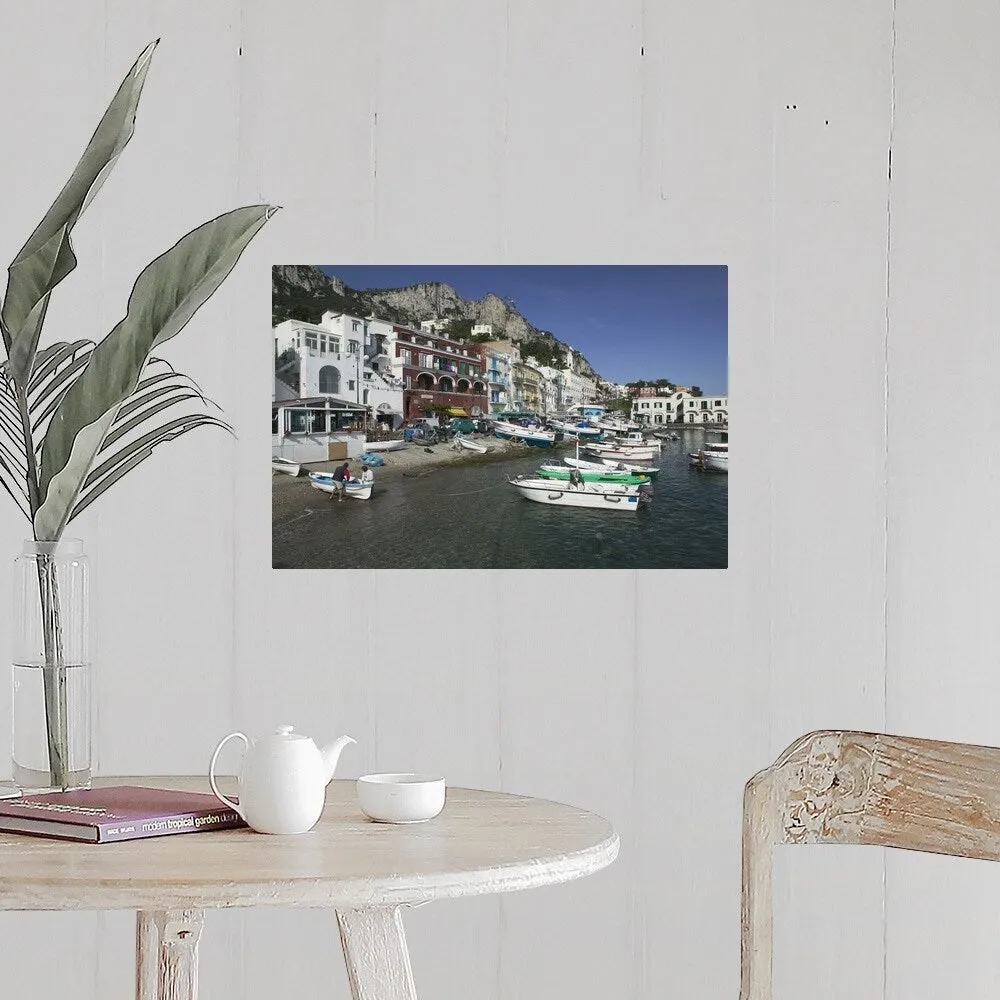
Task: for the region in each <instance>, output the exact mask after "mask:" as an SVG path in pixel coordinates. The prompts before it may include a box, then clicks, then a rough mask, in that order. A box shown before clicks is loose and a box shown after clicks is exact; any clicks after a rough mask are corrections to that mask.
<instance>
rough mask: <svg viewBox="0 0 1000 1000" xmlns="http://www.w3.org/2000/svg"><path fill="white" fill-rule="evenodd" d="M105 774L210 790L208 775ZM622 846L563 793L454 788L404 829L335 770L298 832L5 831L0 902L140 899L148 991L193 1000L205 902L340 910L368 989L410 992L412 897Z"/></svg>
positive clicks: (556, 869)
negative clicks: (315, 819) (80, 837)
mask: <svg viewBox="0 0 1000 1000" xmlns="http://www.w3.org/2000/svg"><path fill="white" fill-rule="evenodd" d="M95 784H102V785H112V784H136V785H148V786H156V787H162V788H179V789H189V790H196V791H208V790H209V789H208V781H207V779H206V778H201V777H199V778H192V777H156V778H152V777H141V778H104V779H99V780H98V781H95ZM221 784H222V785H223V790H227V789H226V787H225V786H226V785H227V784H228V786H229V789H228V790H232V791H235V783H234V782H233V781H232V780H231V779H230V781H229V782H228V783H227V782H226V781H224V780H223V781H222V782H221ZM617 854H618V835H617V834H616V833H615V831H614V830H613V829H612V827H611V825H610V824H609V823H608V821H607V820H605V819H602V818H601V817H600V816H596V815H594V814H593V813H588V812H584V811H583V810H581V809H575V808H573V807H572V806H567V805H562V804H560V803H557V802H549V801H546V800H544V799H535V798H528V797H526V796H522V795H508V794H505V793H502V792H485V791H476V790H472V789H467V788H449V789H448V793H447V802H446V804H445V808H444V811H443V812H442V813H441V814H440V815H439V816H438V817H437V818H435V819H433V820H431V821H430V822H427V823H417V824H412V825H400V826H396V825H390V824H383V823H373V822H371V821H369V820H367V819H366V818H365V817H364V816H363V815H362V813H361V810H360V808H359V806H358V803H357V797H356V795H355V785H354V782H353V781H333V782H331V783H330V785H329V786H328V788H327V796H326V808H325V809H324V811H323V816H322V818H321V819H320V821H319V823H318V824H317V825H316V826H315V827H314V828H313V829H312V830H311V831H310V832H309V833H306V834H301V835H298V836H287V837H276V836H267V835H264V834H259V833H254V832H253V831H250V830H246V829H241V830H213V831H211V832H206V833H193V834H178V835H171V836H166V837H156V838H148V839H144V840H132V841H125V842H121V843H114V844H101V845H96V844H84V843H70V842H65V841H58V840H48V839H44V838H41V837H27V836H21V835H17V834H3V833H0V909H3V910H68V909H80V910H115V909H134V910H137V911H138V918H137V969H136V996H137V998H138V1000H194V998H195V997H196V996H197V958H198V939H199V937H200V933H201V925H202V911H203V910H205V909H208V908H214V907H228V906H311V907H326V908H331V909H335V910H336V911H337V919H338V922H339V925H340V937H341V943H342V945H343V950H344V958H345V960H346V963H347V971H348V976H349V979H350V983H351V990H352V993H353V996H354V997H355V998H356V1000H361V998H364V1000H376V998H377V1000H412V998H414V997H415V996H416V991H415V989H414V985H413V976H412V973H411V971H410V963H409V957H408V955H407V951H406V939H405V937H404V934H403V924H402V919H401V916H400V907H401V906H403V905H413V904H417V903H426V902H430V901H432V900H436V899H447V898H450V897H454V896H472V895H478V894H481V893H495V892H510V891H512V890H514V889H528V888H531V887H533V886H539V885H550V884H552V883H556V882H565V881H568V880H569V879H574V878H580V877H582V876H584V875H589V874H591V873H592V872H596V871H598V870H599V869H601V868H604V867H605V866H606V865H609V864H610V863H611V862H612V861H613V860H614V859H615V857H616V856H617Z"/></svg>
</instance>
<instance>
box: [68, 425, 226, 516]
mask: <svg viewBox="0 0 1000 1000" xmlns="http://www.w3.org/2000/svg"><path fill="white" fill-rule="evenodd" d="M204 426H211V427H221V428H222V429H223V430H226V431H229V433H230V434H231V433H233V429H232V427H230V426H229V424H227V423H226V422H225V421H224V420H219V419H218V417H213V416H210V415H209V414H207V413H195V414H189V415H187V416H184V417H176V418H175V419H173V420H170V421H168V422H167V423H165V424H163V425H162V426H161V427H157V428H156V429H155V430H152V431H149V432H148V433H146V434H143V435H142V437H139V438H136V439H135V440H134V441H131V442H129V443H128V444H127V445H125V447H123V448H121V449H119V450H118V451H117V452H115V453H114V454H113V455H112V456H111V457H110V458H108V459H106V460H105V461H104V462H102V463H101V464H100V465H98V466H97V467H96V468H95V469H94V470H93V471H92V472H91V473H90V475H89V476H87V478H86V480H85V481H84V484H83V488H82V490H81V491H80V495H79V498H78V499H77V502H76V503H75V504H74V505H73V510H72V513H71V514H70V516H69V518H68V521H72V520H73V518H75V517H76V516H77V515H79V514H82V513H83V511H85V510H86V509H87V508H88V507H89V506H90V505H91V504H92V503H93V502H94V501H95V500H96V499H97V498H98V497H99V496H100V495H101V494H102V493H103V492H104V491H105V490H107V489H108V488H109V487H111V486H113V485H114V484H115V483H116V482H118V480H119V479H121V478H122V476H124V475H125V474H126V473H128V472H131V471H132V469H134V468H135V467H136V466H137V465H140V464H141V463H142V462H144V461H145V460H146V459H147V458H149V456H150V455H152V454H153V449H154V448H155V447H156V446H157V445H160V444H163V442H164V441H172V440H174V438H178V437H180V436H181V435H182V434H186V433H187V432H188V431H191V430H194V428H195V427H204Z"/></svg>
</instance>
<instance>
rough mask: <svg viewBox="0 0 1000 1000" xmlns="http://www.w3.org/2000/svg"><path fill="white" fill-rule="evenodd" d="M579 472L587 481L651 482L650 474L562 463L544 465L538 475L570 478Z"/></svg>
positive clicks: (550, 477)
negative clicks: (569, 465)
mask: <svg viewBox="0 0 1000 1000" xmlns="http://www.w3.org/2000/svg"><path fill="white" fill-rule="evenodd" d="M574 472H575V473H577V474H578V475H579V477H580V479H582V480H583V482H585V483H622V484H625V485H628V486H642V485H643V484H645V483H648V482H649V476H636V475H633V474H632V473H630V472H615V471H614V470H613V469H608V468H605V469H604V470H603V471H602V470H595V469H571V468H569V467H568V466H562V465H543V466H542V467H541V468H540V469H539V470H538V475H539V476H541V477H542V478H543V479H561V480H567V481H568V480H569V477H570V476H571V475H572V474H573V473H574Z"/></svg>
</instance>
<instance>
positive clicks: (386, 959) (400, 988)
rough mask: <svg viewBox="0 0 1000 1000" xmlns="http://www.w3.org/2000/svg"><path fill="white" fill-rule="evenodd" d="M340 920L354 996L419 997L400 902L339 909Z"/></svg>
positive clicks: (375, 999)
mask: <svg viewBox="0 0 1000 1000" xmlns="http://www.w3.org/2000/svg"><path fill="white" fill-rule="evenodd" d="M337 922H338V923H339V924H340V943H341V945H342V946H343V949H344V961H345V962H346V963H347V976H348V979H349V980H350V983H351V995H352V996H353V997H354V1000H416V998H417V990H416V987H415V986H414V985H413V970H412V969H411V968H410V956H409V953H408V952H407V950H406V935H405V934H404V933H403V919H402V916H401V915H400V909H399V907H398V906H378V907H371V908H369V909H364V910H338V911H337Z"/></svg>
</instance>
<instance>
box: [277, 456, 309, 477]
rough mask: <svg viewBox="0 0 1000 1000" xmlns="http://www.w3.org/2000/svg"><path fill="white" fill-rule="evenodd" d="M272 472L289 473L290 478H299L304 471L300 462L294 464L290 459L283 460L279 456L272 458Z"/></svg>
mask: <svg viewBox="0 0 1000 1000" xmlns="http://www.w3.org/2000/svg"><path fill="white" fill-rule="evenodd" d="M271 471H272V472H287V473H288V475H290V476H297V475H298V474H299V473H300V472H301V471H302V466H301V465H299V463H298V462H293V461H292V460H291V459H289V458H281V457H279V456H278V455H272V456H271Z"/></svg>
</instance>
